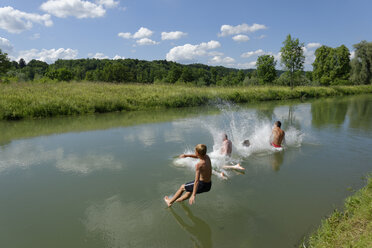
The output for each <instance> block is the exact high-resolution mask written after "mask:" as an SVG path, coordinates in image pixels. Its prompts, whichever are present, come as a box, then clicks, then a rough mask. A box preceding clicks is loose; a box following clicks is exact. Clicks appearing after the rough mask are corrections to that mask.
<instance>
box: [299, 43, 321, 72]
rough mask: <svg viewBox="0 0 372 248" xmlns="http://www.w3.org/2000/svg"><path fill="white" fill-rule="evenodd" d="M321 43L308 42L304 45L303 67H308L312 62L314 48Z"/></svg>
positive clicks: (313, 59)
mask: <svg viewBox="0 0 372 248" xmlns="http://www.w3.org/2000/svg"><path fill="white" fill-rule="evenodd" d="M321 46H322V44H320V43H308V44H306V46H304V47H303V48H302V50H303V51H304V56H305V68H308V69H309V67H310V66H311V65H312V64H313V63H314V61H315V50H316V48H318V47H321Z"/></svg>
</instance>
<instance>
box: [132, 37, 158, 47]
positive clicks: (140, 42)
mask: <svg viewBox="0 0 372 248" xmlns="http://www.w3.org/2000/svg"><path fill="white" fill-rule="evenodd" d="M136 43H137V45H139V46H146V45H157V44H159V42H156V41H153V40H151V39H149V38H142V39H139V40H137V41H136Z"/></svg>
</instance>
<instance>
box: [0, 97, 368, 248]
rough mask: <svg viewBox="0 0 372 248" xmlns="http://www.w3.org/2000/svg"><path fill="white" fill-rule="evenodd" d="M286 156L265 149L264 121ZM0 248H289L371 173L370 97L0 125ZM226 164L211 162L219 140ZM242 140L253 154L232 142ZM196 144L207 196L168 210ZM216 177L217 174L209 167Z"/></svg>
mask: <svg viewBox="0 0 372 248" xmlns="http://www.w3.org/2000/svg"><path fill="white" fill-rule="evenodd" d="M276 120H280V121H281V122H282V127H283V129H284V130H285V131H286V148H285V149H284V151H281V152H277V151H274V150H272V148H271V147H270V146H269V145H268V140H269V136H270V132H271V128H272V125H273V122H274V121H276ZM0 130H1V132H0V247H7V248H13V247H14V248H15V247H16V248H18V247H27V248H33V247H35V248H36V247H37V248H40V247H55V248H56V247H64V248H65V247H89V248H93V247H252V248H256V247H276V248H279V247H283V248H288V247H298V244H299V243H300V242H301V240H302V239H303V238H304V237H305V236H306V235H308V234H309V233H310V232H311V231H313V230H314V229H315V228H316V227H317V225H319V224H320V221H321V219H322V218H324V217H326V216H327V215H329V214H330V213H332V211H333V210H334V209H335V208H342V205H343V201H344V199H345V198H346V197H347V196H350V195H351V194H353V192H355V190H357V189H359V188H361V187H362V186H363V185H364V184H365V176H366V175H367V174H368V173H369V172H371V171H372V162H371V161H372V153H371V147H372V96H371V95H367V96H352V97H343V98H328V99H318V100H311V101H305V102H298V101H293V102H267V103H256V104H248V105H239V106H236V105H232V104H229V103H224V102H219V103H216V104H214V105H213V106H210V107H203V108H190V109H189V108H187V109H176V110H162V111H150V112H133V113H114V114H101V115H91V116H79V117H61V118H50V119H42V120H24V121H17V122H0ZM223 132H225V133H227V135H228V136H229V138H230V139H231V140H232V141H233V154H232V158H231V161H227V160H226V159H225V158H223V157H221V156H219V155H218V149H219V146H220V142H221V134H222V133H223ZM245 139H249V140H250V142H251V144H252V145H251V147H249V148H245V147H243V146H241V142H242V141H243V140H245ZM198 143H204V144H206V145H207V147H208V152H209V154H210V155H211V157H212V161H213V164H214V166H215V167H218V166H221V165H223V164H225V163H237V162H240V163H241V165H242V166H243V167H245V168H246V169H245V172H244V173H239V172H236V171H226V174H227V176H228V179H227V180H223V179H221V178H219V177H218V176H214V177H213V178H212V181H213V186H212V189H211V191H210V192H208V193H204V194H200V195H197V197H196V204H195V205H192V206H190V205H189V204H188V203H187V202H185V203H177V204H174V205H173V207H172V208H166V205H165V203H164V201H163V197H164V196H165V195H171V194H173V193H174V192H175V191H176V190H177V189H178V187H179V186H180V185H181V184H182V183H185V182H187V181H191V180H193V178H194V171H193V164H194V163H195V161H193V160H192V159H178V158H177V155H179V154H181V153H184V152H192V151H193V147H194V146H195V145H196V144H198ZM217 170H219V169H218V168H217Z"/></svg>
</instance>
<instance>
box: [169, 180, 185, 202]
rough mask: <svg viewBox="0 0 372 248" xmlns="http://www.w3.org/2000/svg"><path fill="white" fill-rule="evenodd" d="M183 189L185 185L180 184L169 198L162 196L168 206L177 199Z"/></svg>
mask: <svg viewBox="0 0 372 248" xmlns="http://www.w3.org/2000/svg"><path fill="white" fill-rule="evenodd" d="M184 191H185V185H184V184H182V185H181V187H180V188H179V189H178V190H177V192H176V193H175V194H174V196H173V197H172V198H171V199H169V197H168V196H164V201H165V202H166V203H167V205H168V207H170V206H172V204H173V202H174V201H175V200H177V199H178V198H179V197H180V196H181V195H182V193H183V192H184Z"/></svg>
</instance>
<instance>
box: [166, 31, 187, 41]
mask: <svg viewBox="0 0 372 248" xmlns="http://www.w3.org/2000/svg"><path fill="white" fill-rule="evenodd" d="M186 35H187V33H184V32H181V31H174V32H162V33H161V39H162V40H178V39H181V38H182V37H183V36H186Z"/></svg>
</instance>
